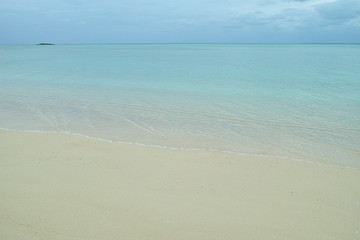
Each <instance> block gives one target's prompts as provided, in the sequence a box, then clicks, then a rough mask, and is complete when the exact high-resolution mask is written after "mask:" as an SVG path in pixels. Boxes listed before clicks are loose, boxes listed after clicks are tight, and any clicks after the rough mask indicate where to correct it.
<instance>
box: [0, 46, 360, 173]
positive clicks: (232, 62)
mask: <svg viewBox="0 0 360 240" xmlns="http://www.w3.org/2000/svg"><path fill="white" fill-rule="evenodd" d="M359 56H360V45H340V44H338V45H300V44H299V45H241V44H239V45H237V44H209V45H208V44H120V45H55V46H36V45H34V46H32V45H12V46H9V45H2V46H0V83H1V88H0V127H1V128H6V129H13V130H39V131H59V132H70V133H78V134H83V135H87V136H92V137H98V138H103V139H107V140H111V141H120V142H130V143H142V144H148V145H159V146H166V147H177V148H187V149H194V148H196V149H218V150H226V151H232V152H238V153H241V154H248V155H250V156H251V155H264V156H281V157H286V158H295V159H300V160H305V161H313V162H318V163H325V164H335V165H340V166H348V167H360V57H359Z"/></svg>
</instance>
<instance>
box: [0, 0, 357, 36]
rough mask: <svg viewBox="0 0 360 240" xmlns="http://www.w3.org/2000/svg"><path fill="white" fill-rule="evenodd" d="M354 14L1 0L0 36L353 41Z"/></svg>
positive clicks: (350, 4)
mask: <svg viewBox="0 0 360 240" xmlns="http://www.w3.org/2000/svg"><path fill="white" fill-rule="evenodd" d="M359 16H360V1H358V0H337V1H334V0H243V1H235V0H227V1H224V0H183V1H175V0H122V1H117V0H103V1H98V0H86V1H85V0H53V1H47V0H2V3H1V5H0V32H1V33H2V37H1V38H0V43H20V42H32V41H43V39H42V37H43V36H47V37H48V38H49V39H50V40H52V41H54V42H77V43H81V42H166V41H171V42H178V41H188V42H202V41H206V42H209V41H210V42H211V41H214V42H216V41H220V40H221V41H223V42H237V41H250V42H251V41H253V42H261V41H263V39H271V41H273V42H284V41H294V42H297V41H305V40H306V41H321V42H323V41H329V39H330V38H331V37H332V36H336V39H337V40H338V34H337V33H341V37H342V40H341V41H343V42H356V41H359V35H360V33H359V32H360V19H359ZM269 33H271V38H264V36H266V35H267V34H269ZM314 33H316V34H317V37H316V39H315V38H314V37H313V36H314ZM321 34H323V39H322V37H321V36H322V35H321ZM219 39H220V40H219ZM334 39H335V38H334Z"/></svg>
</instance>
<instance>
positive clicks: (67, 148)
mask: <svg viewBox="0 0 360 240" xmlns="http://www.w3.org/2000/svg"><path fill="white" fill-rule="evenodd" d="M359 189H360V170H356V169H348V168H340V167H333V166H320V165H316V164H311V163H305V162H296V161H291V160H286V159H276V158H273V159H272V158H261V157H248V156H247V157H246V156H239V155H234V154H227V153H220V152H209V151H179V150H168V149H157V148H151V147H145V146H136V145H126V144H116V143H109V142H103V141H99V140H95V139H88V138H85V137H81V136H73V135H65V134H54V133H26V132H10V131H4V130H0V209H1V210H0V239H8V240H11V239H29V240H31V239H64V240H65V239H66V240H68V239H109V240H113V239H123V240H126V239H134V240H135V239H136V240H139V239H154V240H155V239H156V240H159V239H187V240H189V239H199V240H200V239H204V240H205V239H206V240H208V239H277V240H278V239H287V240H288V239H301V240H303V239H360V191H359Z"/></svg>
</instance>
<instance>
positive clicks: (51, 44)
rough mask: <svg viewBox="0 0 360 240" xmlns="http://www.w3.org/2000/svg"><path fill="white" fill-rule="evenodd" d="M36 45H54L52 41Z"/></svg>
mask: <svg viewBox="0 0 360 240" xmlns="http://www.w3.org/2000/svg"><path fill="white" fill-rule="evenodd" d="M36 45H55V44H53V43H38V44H36Z"/></svg>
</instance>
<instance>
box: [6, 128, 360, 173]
mask: <svg viewBox="0 0 360 240" xmlns="http://www.w3.org/2000/svg"><path fill="white" fill-rule="evenodd" d="M0 129H1V130H5V131H10V132H28V133H51V134H59V133H60V134H66V135H71V136H80V137H84V138H88V139H93V140H98V141H102V142H108V143H113V144H126V145H136V146H142V147H150V148H160V149H168V150H174V151H204V152H207V151H208V152H220V153H226V154H234V155H240V156H246V157H261V158H278V159H287V160H291V161H297V162H306V163H310V164H315V165H319V166H325V167H336V168H346V169H354V170H360V168H355V167H349V166H340V165H336V164H326V163H320V162H315V161H310V160H305V159H299V158H293V157H287V156H277V155H265V154H256V153H242V152H234V151H229V150H221V149H216V148H184V147H171V146H163V145H154V144H145V143H138V142H123V141H112V140H109V139H104V138H100V137H93V136H87V135H84V134H81V133H72V132H67V131H41V130H14V129H8V128H3V127H0Z"/></svg>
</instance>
